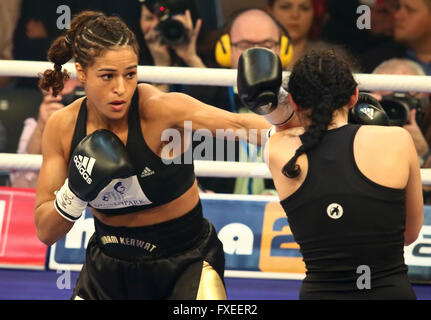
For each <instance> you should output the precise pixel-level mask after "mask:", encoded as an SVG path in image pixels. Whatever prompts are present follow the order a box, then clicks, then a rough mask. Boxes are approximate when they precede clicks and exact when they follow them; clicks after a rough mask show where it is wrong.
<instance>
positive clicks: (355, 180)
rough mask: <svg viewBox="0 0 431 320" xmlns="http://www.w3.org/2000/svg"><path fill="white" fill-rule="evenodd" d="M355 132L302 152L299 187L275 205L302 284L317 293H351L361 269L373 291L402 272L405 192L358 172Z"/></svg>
mask: <svg viewBox="0 0 431 320" xmlns="http://www.w3.org/2000/svg"><path fill="white" fill-rule="evenodd" d="M359 128H360V126H359V125H345V126H343V127H340V128H337V129H334V130H329V131H328V132H327V133H326V134H325V135H324V136H323V138H322V141H321V142H320V144H319V145H318V147H316V148H315V149H312V150H311V151H309V152H307V157H308V165H309V166H308V172H307V175H306V178H305V181H304V183H303V184H302V185H301V186H300V187H299V189H298V190H297V191H296V192H294V193H293V194H292V195H291V196H289V197H288V198H286V199H284V200H282V201H281V202H280V203H281V205H282V206H283V209H284V210H285V212H286V215H287V217H288V222H289V226H290V228H291V230H292V233H293V234H294V237H295V240H296V242H297V243H298V244H299V245H300V250H301V253H302V256H303V259H304V262H305V265H306V268H307V272H306V277H305V279H304V284H305V283H307V282H308V284H307V285H309V284H310V283H315V284H318V287H319V288H315V290H319V291H320V292H323V291H325V290H327V291H337V290H340V291H348V290H353V291H354V290H356V281H357V279H358V277H359V276H360V275H361V273H359V272H358V270H359V271H361V270H362V269H358V267H360V266H368V267H369V268H370V272H371V278H372V282H371V283H372V286H373V287H374V288H375V287H376V286H377V287H378V286H380V287H382V286H387V283H386V282H387V281H386V280H385V279H386V278H387V276H389V275H393V274H399V273H406V270H407V267H406V265H405V264H404V256H403V250H404V229H405V190H401V189H393V188H388V187H384V186H382V185H379V184H377V183H374V182H373V181H371V180H370V179H368V178H367V177H365V176H364V175H363V174H362V173H361V172H360V170H359V168H358V167H357V165H356V162H355V159H354V155H353V141H354V138H355V135H356V133H357V131H358V129H359ZM364 270H365V269H364ZM325 284H326V286H325ZM307 288H310V287H308V286H307ZM311 288H313V287H312V286H311ZM325 288H326V289H325ZM303 289H304V286H303ZM316 292H317V291H316Z"/></svg>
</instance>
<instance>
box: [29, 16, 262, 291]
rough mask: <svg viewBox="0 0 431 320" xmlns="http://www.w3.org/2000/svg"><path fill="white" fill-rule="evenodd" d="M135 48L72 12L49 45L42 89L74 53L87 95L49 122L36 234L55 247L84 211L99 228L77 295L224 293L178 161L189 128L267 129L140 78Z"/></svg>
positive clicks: (115, 25) (195, 199)
mask: <svg viewBox="0 0 431 320" xmlns="http://www.w3.org/2000/svg"><path fill="white" fill-rule="evenodd" d="M138 50H139V48H138V45H137V41H136V39H135V36H134V35H133V33H132V32H131V31H130V30H129V29H128V28H127V26H126V25H125V24H124V23H123V22H122V21H121V20H120V19H119V18H117V17H107V16H105V15H104V14H102V13H99V12H92V11H85V12H82V13H80V14H79V15H77V16H75V17H74V18H73V20H72V23H71V28H70V29H69V30H68V31H67V32H66V34H65V35H64V36H61V37H59V38H57V39H56V40H55V42H54V43H53V44H52V46H51V47H50V49H49V51H48V59H49V60H50V61H52V62H53V63H54V70H47V71H45V72H44V74H43V77H42V78H41V80H40V86H41V88H43V89H45V90H52V92H53V95H54V96H55V95H57V94H58V93H59V92H60V91H61V88H62V86H63V83H64V81H65V80H66V79H67V78H68V74H67V72H66V71H65V70H62V65H63V64H65V63H66V62H67V61H69V60H70V59H72V58H74V59H75V67H76V71H77V75H78V78H79V80H80V81H81V82H82V83H83V84H84V88H85V90H86V97H83V98H80V99H78V100H76V101H75V102H73V103H72V104H70V105H69V106H67V107H65V108H63V109H62V110H59V111H58V112H56V113H55V114H53V115H52V117H51V118H50V120H49V121H48V123H47V125H46V128H45V131H44V135H43V141H42V152H43V162H42V166H41V170H40V175H39V181H38V186H37V192H36V208H35V223H36V228H37V233H38V236H39V238H40V239H41V241H43V242H44V243H46V244H47V245H51V244H53V243H55V242H56V241H57V240H58V239H60V238H61V237H63V236H64V235H65V234H67V232H68V231H69V230H70V229H71V228H72V226H73V223H74V222H75V221H76V220H77V219H79V217H80V216H81V215H82V212H83V211H84V210H85V208H86V207H87V206H89V207H90V208H91V211H92V213H93V215H94V221H95V233H94V235H93V236H92V238H91V240H90V241H89V243H88V247H87V252H86V261H85V264H84V266H83V269H82V271H81V274H80V276H79V279H78V281H77V284H76V286H75V289H74V293H73V298H75V299H225V298H226V292H225V287H224V281H223V273H224V253H223V246H222V243H221V242H220V241H219V239H218V238H217V234H216V231H215V229H214V227H213V225H212V224H211V223H210V222H209V221H207V220H206V219H204V218H203V216H202V208H201V203H200V199H199V193H198V188H197V183H196V179H195V175H194V168H193V164H192V163H190V161H186V159H183V158H184V155H185V152H186V151H187V143H184V139H185V130H186V129H187V128H185V127H186V126H185V123H186V122H189V123H190V124H191V126H192V127H191V129H192V130H197V129H207V130H209V131H211V132H212V133H214V134H215V133H216V129H226V130H227V129H231V130H233V131H235V132H237V133H238V135H237V137H239V138H241V139H248V138H249V137H252V136H253V135H249V134H248V133H249V132H250V129H258V130H259V133H260V134H261V135H262V136H264V135H265V134H266V131H267V129H269V127H270V124H269V123H268V122H266V121H265V120H264V119H262V118H261V117H258V116H256V115H240V114H233V113H229V112H226V111H224V110H221V109H218V108H215V107H212V106H209V105H206V104H203V103H201V102H199V101H197V100H195V99H193V98H191V97H188V96H186V95H184V94H179V93H163V92H161V91H159V90H158V89H156V88H155V87H153V86H151V85H148V84H139V85H138V84H137V65H138ZM166 130H176V132H177V133H178V134H179V136H180V137H181V139H180V140H181V141H180V148H179V149H178V150H179V151H176V150H177V149H176V148H174V149H173V150H171V151H172V152H167V153H166V152H165V151H166V148H165V147H166V146H167V144H168V143H169V142H168V141H164V139H163V133H164V132H166ZM259 137H260V136H259ZM253 142H254V141H253ZM258 142H259V141H256V142H255V143H258ZM184 146H185V147H184ZM175 160H179V161H175ZM169 162H171V163H169Z"/></svg>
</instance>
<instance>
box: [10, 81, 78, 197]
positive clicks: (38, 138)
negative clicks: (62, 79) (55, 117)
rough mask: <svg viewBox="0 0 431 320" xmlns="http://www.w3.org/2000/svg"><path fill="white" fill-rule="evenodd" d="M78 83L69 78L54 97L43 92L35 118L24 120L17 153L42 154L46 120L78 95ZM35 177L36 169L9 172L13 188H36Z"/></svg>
mask: <svg viewBox="0 0 431 320" xmlns="http://www.w3.org/2000/svg"><path fill="white" fill-rule="evenodd" d="M80 85H81V83H80V82H79V81H78V80H76V79H70V80H69V81H68V82H66V83H65V86H64V89H63V91H62V93H61V94H60V95H58V96H57V97H54V96H53V95H52V94H51V93H50V92H44V93H43V96H44V97H43V100H42V103H41V104H40V106H39V114H38V116H37V119H35V118H34V117H30V118H27V119H25V120H24V128H23V130H22V132H21V137H20V139H19V143H18V150H17V153H21V154H42V147H41V143H42V134H43V131H44V129H45V124H46V122H47V121H48V119H49V118H50V117H51V115H52V114H53V113H54V112H55V111H57V110H59V109H61V108H63V107H64V106H65V105H68V104H70V103H72V101H74V100H75V99H76V98H78V97H79V95H80V92H81V91H79V88H80ZM37 178H38V172H37V171H13V172H11V174H10V184H11V186H12V187H15V188H36V184H37Z"/></svg>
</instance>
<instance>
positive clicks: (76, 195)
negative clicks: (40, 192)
mask: <svg viewBox="0 0 431 320" xmlns="http://www.w3.org/2000/svg"><path fill="white" fill-rule="evenodd" d="M134 174H135V170H134V168H133V166H132V164H131V163H130V160H129V157H128V154H127V152H126V148H125V147H124V144H123V143H122V141H121V140H120V139H119V138H118V137H117V136H116V135H115V134H114V133H112V132H111V131H108V130H104V129H102V130H97V131H95V132H93V133H92V134H90V135H88V136H87V137H85V138H84V139H83V140H82V141H81V142H80V143H79V144H78V146H77V147H76V148H75V150H74V151H73V153H72V156H71V161H70V163H69V167H68V177H67V179H66V181H65V183H64V185H63V186H62V187H61V189H60V190H59V191H57V193H56V199H55V202H54V204H55V208H56V209H57V211H58V213H59V214H60V215H61V216H63V218H65V219H67V220H69V221H72V222H74V221H76V220H77V219H79V217H80V216H81V214H82V212H83V210H84V209H85V207H86V206H87V203H88V202H90V201H91V200H93V199H94V198H96V197H97V195H98V193H99V192H100V191H101V190H102V189H103V188H104V187H105V186H106V185H108V184H109V182H110V181H111V180H112V179H116V178H126V177H129V176H131V175H134Z"/></svg>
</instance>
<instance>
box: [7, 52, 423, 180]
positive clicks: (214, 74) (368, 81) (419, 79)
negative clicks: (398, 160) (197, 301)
mask: <svg viewBox="0 0 431 320" xmlns="http://www.w3.org/2000/svg"><path fill="white" fill-rule="evenodd" d="M52 67H53V64H52V63H51V62H42V61H17V60H0V76H16V77H30V78H34V77H37V76H38V74H39V73H42V72H43V71H45V70H46V69H52ZM64 68H65V69H67V70H68V71H69V72H71V74H72V76H76V71H75V66H74V64H73V63H67V64H65V65H64ZM236 73H237V72H236V70H234V69H211V68H207V69H202V68H190V67H186V68H185V67H152V66H139V67H138V79H139V81H143V82H151V83H169V84H190V85H212V86H235V85H236ZM289 74H290V73H289V72H285V76H287V77H288V75H289ZM287 77H285V78H284V80H285V81H286V80H287ZM355 78H356V80H357V81H358V83H359V87H360V89H361V90H370V91H371V90H389V91H400V92H409V91H413V92H431V77H429V76H406V75H372V74H355ZM41 164H42V156H41V155H23V154H11V153H0V171H10V170H34V171H38V170H39V169H40V166H41ZM194 164H195V173H196V175H197V176H204V177H226V178H227V177H253V178H271V177H272V176H271V173H270V172H269V169H268V167H267V166H266V164H264V163H247V162H224V161H198V160H197V161H194ZM421 175H422V183H423V184H424V185H431V169H421Z"/></svg>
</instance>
